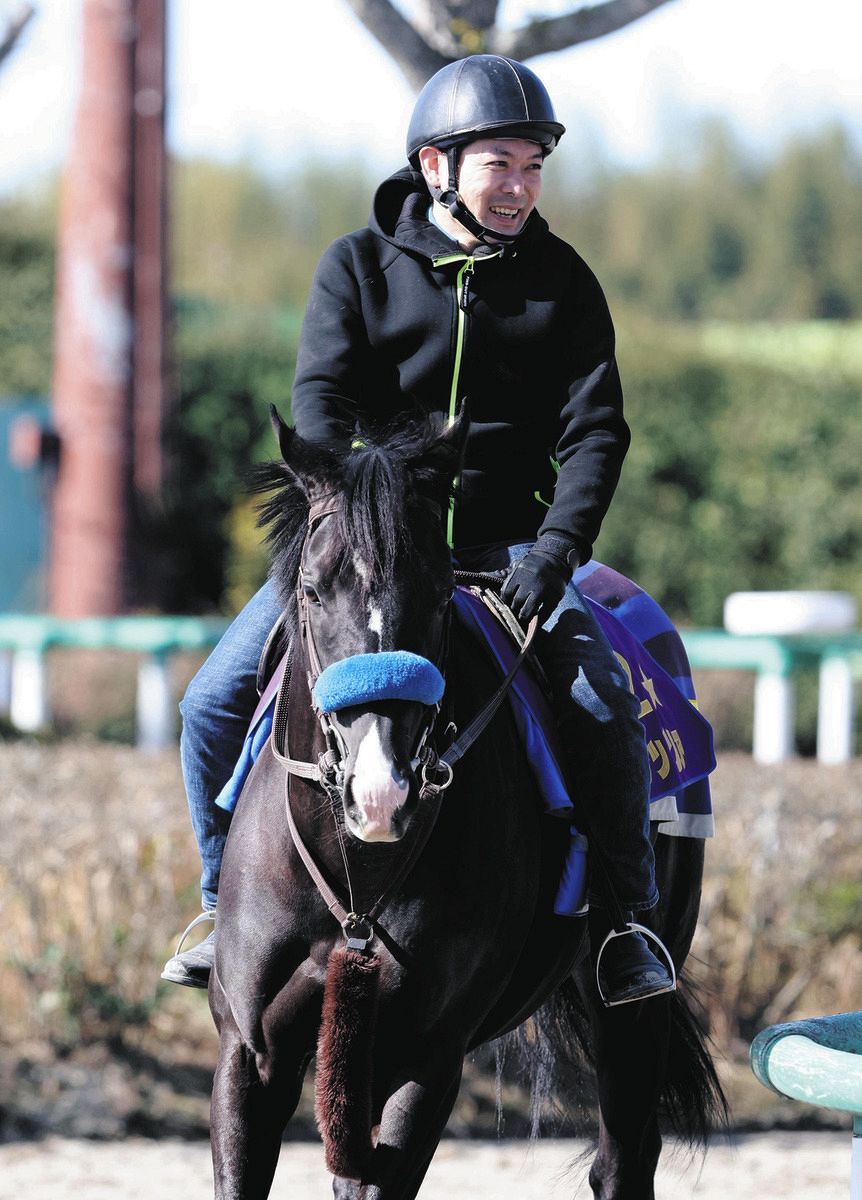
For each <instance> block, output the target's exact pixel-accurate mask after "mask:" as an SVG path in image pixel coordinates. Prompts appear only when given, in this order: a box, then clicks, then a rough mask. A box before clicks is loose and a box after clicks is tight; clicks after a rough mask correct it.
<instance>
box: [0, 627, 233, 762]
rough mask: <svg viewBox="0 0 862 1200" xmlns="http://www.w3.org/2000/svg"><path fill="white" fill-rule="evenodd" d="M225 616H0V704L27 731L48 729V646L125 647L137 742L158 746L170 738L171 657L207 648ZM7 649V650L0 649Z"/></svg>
mask: <svg viewBox="0 0 862 1200" xmlns="http://www.w3.org/2000/svg"><path fill="white" fill-rule="evenodd" d="M227 625H228V622H227V621H226V620H224V619H222V618H214V617H161V616H157V617H84V618H81V619H79V620H62V619H61V618H59V617H51V616H33V615H29V614H26V615H25V614H16V613H11V614H6V615H0V659H3V660H5V661H4V662H3V663H2V668H0V705H2V707H4V708H5V709H6V710H7V711H8V713H9V717H10V720H11V723H12V724H13V725H14V726H15V727H16V728H18V729H21V730H23V731H25V732H35V731H36V730H39V729H44V728H46V727H48V726H49V725H50V723H51V713H50V708H49V702H48V695H49V690H48V685H47V662H46V654H47V651H49V650H53V649H71V648H74V649H87V650H109V649H110V650H126V651H130V652H133V653H137V654H141V655H143V656H144V657H143V658H142V660H141V662H140V663H139V664H138V679H137V705H136V726H137V743H138V745H139V746H140V747H141V748H143V749H146V750H157V749H160V748H161V747H163V746H165V745H169V744H170V743H171V742H172V741H173V740H174V736H175V735H174V729H175V724H176V697H175V695H174V694H173V688H172V686H171V678H170V660H171V659H172V657H173V656H174V655H175V654H179V653H182V652H186V651H191V652H195V651H204V652H205V651H207V650H210V649H211V648H212V647H213V646H214V645H215V644H216V642H217V641H218V640H219V638H220V637H221V635H222V634H223V633H224V631H225V629H226V628H227ZM4 652H5V653H4Z"/></svg>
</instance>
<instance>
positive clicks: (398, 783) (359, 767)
mask: <svg viewBox="0 0 862 1200" xmlns="http://www.w3.org/2000/svg"><path fill="white" fill-rule="evenodd" d="M408 788H409V784H408V782H407V780H406V779H402V778H401V776H400V775H399V774H398V773H397V772H396V770H395V764H394V763H393V761H392V759H391V758H389V757H388V756H387V755H386V753H385V751H384V749H383V745H382V743H381V741H380V731H379V729H378V723H377V721H374V722H373V723H372V726H371V728H370V729H369V730H368V732H367V733H366V735H365V737H364V738H363V739H362V741H361V742H360V743H359V750H358V751H357V754H356V762H355V764H354V767H353V776H352V779H351V790H352V792H353V799H354V800H355V802H356V804H357V806H358V808H359V811H360V813H361V814H362V818H363V819H364V823H363V825H362V828H361V830H360V831H359V836H360V837H361V838H362V840H363V841H365V842H392V841H395V840H396V838H395V836H394V835H393V832H392V817H393V816H394V814H395V813H396V812H397V810H398V809H399V808H400V807H401V805H402V804H403V803H404V802H405V800H406V799H407V792H408Z"/></svg>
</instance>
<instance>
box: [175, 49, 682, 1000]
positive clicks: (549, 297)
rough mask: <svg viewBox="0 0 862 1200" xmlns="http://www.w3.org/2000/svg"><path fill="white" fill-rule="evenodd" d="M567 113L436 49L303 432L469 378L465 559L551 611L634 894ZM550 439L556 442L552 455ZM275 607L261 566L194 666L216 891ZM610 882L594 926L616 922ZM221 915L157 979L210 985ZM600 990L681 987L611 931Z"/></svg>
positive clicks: (587, 762) (456, 399)
mask: <svg viewBox="0 0 862 1200" xmlns="http://www.w3.org/2000/svg"><path fill="white" fill-rule="evenodd" d="M563 132H564V128H563V126H562V125H561V124H560V123H559V122H558V121H557V119H556V116H555V114H554V110H553V106H552V105H551V101H550V98H549V96H548V94H547V92H546V90H545V88H544V86H543V84H542V83H541V81H540V80H539V79H538V78H537V76H536V75H535V74H534V73H533V72H532V71H530V70H529V69H528V68H527V67H525V66H523V65H522V64H520V63H516V62H513V61H511V60H509V59H505V58H502V57H499V56H497V55H474V56H472V57H470V58H466V59H463V60H461V61H459V62H457V63H453V64H451V65H449V66H447V67H444V68H443V69H442V70H441V71H439V72H438V73H437V74H436V75H435V76H434V77H433V78H432V79H431V80H430V81H429V82H428V84H427V85H426V86H425V88H424V89H423V91H422V93H421V95H420V96H419V99H418V101H417V103H416V107H415V109H414V112H413V116H412V119H411V122H410V127H409V130H408V135H407V156H408V160H409V162H410V168H409V169H405V170H403V171H399V172H398V173H396V174H395V175H394V176H392V177H391V178H390V179H388V180H387V181H386V182H385V183H383V185H382V186H381V187H380V188H379V190H378V192H377V195H376V197H375V200H374V208H373V212H372V216H371V220H370V223H369V226H368V227H367V228H366V229H363V230H360V231H358V232H357V233H353V234H350V235H348V236H346V237H343V238H340V239H339V240H338V241H337V242H335V243H334V244H333V245H332V246H331V247H330V248H329V249H328V250H327V251H326V253H325V254H324V256H323V258H322V260H321V262H320V265H319V267H318V270H317V273H316V275H315V279H314V283H313V285H312V290H311V295H310V298H309V303H308V308H307V310H306V315H305V320H304V323H303V329H302V335H301V338H300V345H299V354H298V358H297V370H296V379H295V383H294V389H293V401H292V404H293V418H294V422H295V425H296V428H297V431H298V432H299V434H300V435H301V436H302V437H303V438H306V439H307V440H309V441H313V442H319V443H322V444H325V445H327V446H329V447H331V448H335V449H338V450H340V451H341V452H343V453H350V447H351V442H352V440H353V439H354V437H355V436H356V432H357V430H359V429H368V428H374V427H375V426H379V427H382V426H384V425H386V424H387V423H388V422H390V421H391V420H392V419H393V418H396V417H403V416H409V415H411V414H415V415H417V416H419V415H424V414H428V413H443V414H445V415H446V416H447V417H448V418H449V419H450V420H451V419H454V417H455V415H456V413H457V411H458V409H459V407H460V405H461V402H462V400H463V398H464V397H465V396H466V397H469V414H470V429H469V433H468V437H467V445H466V451H465V461H464V467H463V470H462V473H461V477H460V480H459V483H460V488H459V500H458V503H457V505H454V506H453V507H452V509H451V510H450V512H449V514H448V532H449V541H450V545H452V547H453V551H454V553H455V556H456V558H457V560H458V562H459V564H460V565H461V566H464V567H470V568H472V569H476V570H498V569H501V568H505V569H508V570H509V573H508V576H507V578H506V581H505V584H504V587H503V597H504V599H506V600H507V602H508V603H509V604H510V605H511V607H512V609H513V611H514V612H515V614H516V616H517V617H518V618H519V619H520V620H521V621H522V622H527V621H529V619H530V618H531V617H532V616H534V615H536V614H538V616H539V617H540V619H541V620H542V621H543V622H544V626H545V636H544V644H543V648H542V650H541V652H540V653H541V657H542V661H543V665H544V667H545V670H546V673H547V675H548V677H549V679H550V682H551V685H552V688H553V690H554V692H555V696H556V700H557V704H558V708H559V710H560V728H561V733H562V738H563V742H564V745H565V748H566V750H567V753H568V754H569V756H570V765H571V771H570V774H571V777H572V779H573V780H576V788H577V795H576V800H577V805H578V812H579V814H580V817H581V820H582V822H583V823H584V824H585V825H586V830H587V832H588V833H589V836H590V841H591V845H592V846H593V848H594V850H595V852H596V859H597V860H599V858H600V861H601V863H602V864H603V868H604V872H605V873H606V874H607V876H608V878H609V880H610V883H611V885H612V887H613V890H614V893H615V896H616V897H617V899H618V901H619V903H620V904H621V905H622V907H623V908H624V909H627V910H628V911H629V913H637V912H639V911H644V910H647V909H649V908H651V907H652V906H653V905H654V904H655V903H656V902H657V899H658V894H657V891H656V887H655V872H654V859H653V852H652V846H651V844H650V840H649V816H648V787H649V782H648V781H649V771H648V766H647V760H646V751H645V746H644V738H643V732H642V730H641V727H640V723H639V721H638V715H637V704H636V702H635V700H634V698H633V697H632V696H631V694H630V693H629V690H628V687H627V681H626V679H625V676H624V675H623V673H622V671H621V670H620V668H619V666H618V664H617V663H616V661H615V659H614V657H613V654H612V652H611V650H610V648H609V646H608V645H607V642H606V641H605V639H604V637H603V635H602V633H601V632H600V631H599V629H598V626H597V625H596V623H595V621H594V619H593V618H592V616H591V615H590V613H589V612H588V610H587V608H586V605H585V603H584V601H583V600H582V598H581V596H580V593H579V592H578V590H577V588H576V587H575V586H574V585H573V584H572V583H571V579H572V575H573V572H574V570H575V569H576V567H577V566H578V564H579V563H583V562H586V561H587V560H588V559H589V557H590V555H591V553H592V544H593V542H594V540H595V538H596V536H597V535H598V531H599V527H600V525H601V521H602V518H603V517H604V515H605V512H606V511H607V508H608V505H609V503H610V501H611V497H612V495H613V492H614V489H615V487H616V484H617V480H618V478H619V473H620V468H621V465H622V460H623V457H624V455H625V452H626V450H627V448H628V442H629V431H628V427H627V426H626V423H625V420H624V418H623V411H622V392H621V388H620V383H619V376H618V373H617V368H616V361H615V357H614V333H613V326H612V324H611V319H610V315H609V313H608V310H607V305H606V303H605V300H604V296H603V294H602V291H601V288H600V287H599V285H598V282H597V281H596V279H595V277H594V276H593V274H592V273H591V272H590V270H589V268H588V267H587V266H586V264H585V263H584V262H583V260H582V259H581V258H580V257H579V256H578V255H577V254H576V252H575V251H574V250H573V249H572V247H570V246H569V245H567V244H566V243H565V242H563V241H561V240H560V239H559V238H556V237H555V236H554V235H553V234H551V233H550V231H549V229H548V226H547V224H546V223H545V221H544V220H543V219H542V218H541V217H540V216H539V214H538V212H537V211H536V203H537V201H538V199H539V196H540V193H541V181H542V168H543V164H544V159H545V158H546V156H547V155H548V154H550V153H551V151H552V150H553V149H554V147H555V146H556V144H557V142H558V140H559V138H560V137H561V136H562V134H563ZM551 456H553V458H552V457H551ZM277 616H278V606H277V602H276V601H275V598H274V595H273V594H272V592H271V590H270V589H269V587H268V586H267V587H266V588H264V589H263V590H262V591H261V592H260V593H258V595H257V596H256V597H255V598H254V599H253V600H252V601H251V603H250V604H249V605H248V606H247V608H246V609H245V610H244V611H243V613H241V614H240V616H239V617H238V618H237V620H236V622H234V625H233V626H232V627H231V629H230V630H229V631H228V633H227V634H226V635H225V638H224V639H223V641H222V643H221V644H220V645H219V646H218V647H217V648H216V650H215V651H214V652H213V655H212V656H211V657H210V659H209V660H208V662H207V663H206V664H205V666H204V667H203V668H202V670H201V672H200V673H199V675H198V676H197V677H196V679H195V680H194V681H193V682H192V684H191V686H190V688H189V691H188V693H187V695H186V698H185V700H184V701H183V704H182V711H183V717H184V730H183V740H182V757H183V768H184V775H185V779H186V786H187V790H188V794H189V804H190V808H191V813H192V820H193V824H194V826H195V831H196V834H197V837H198V843H199V846H200V848H201V857H202V860H203V864H204V876H203V900H204V908H205V910H209V911H214V909H215V904H216V894H217V886H218V869H219V865H220V862H221V850H222V848H223V844H224V836H225V833H226V828H227V817H226V815H225V814H224V813H222V812H221V811H220V810H217V809H215V807H214V805H213V799H214V797H215V796H216V795H217V794H218V792H219V791H220V789H221V786H222V784H223V783H224V781H225V780H226V779H227V778H228V776H229V775H230V773H231V770H232V768H233V765H234V762H235V760H236V758H237V757H238V754H239V750H240V747H241V745H242V738H243V735H244V732H245V728H246V725H247V723H248V720H249V718H250V716H251V712H252V710H253V708H254V701H255V694H254V674H255V668H256V665H257V656H258V653H259V650H260V648H261V647H262V645H263V642H264V639H265V637H266V634H267V632H268V630H269V628H270V627H271V626H272V624H273V623H274V622H275V620H276V617H277ZM604 904H605V898H604V896H603V893H602V890H601V889H599V888H594V889H593V894H592V895H591V918H590V932H591V938H592V940H593V944H594V946H595V945H598V944H600V943H601V941H602V940H603V939H604V937H605V935H606V934H608V933H609V932H610V930H611V927H612V923H611V921H610V918H609V917H608V916H607V913H606V909H605V907H604ZM211 962H212V935H211V936H210V937H209V938H208V939H207V940H206V941H205V942H204V943H203V944H202V945H201V946H200V947H198V948H196V949H195V950H192V951H188V952H186V953H185V954H180V955H177V956H175V957H174V958H173V959H172V960H171V961H170V962H169V963H168V964H167V966H166V968H165V972H164V974H163V978H167V979H171V980H173V981H175V982H178V983H187V984H192V985H195V986H203V985H204V984H205V982H206V979H207V977H208V974H209V967H210V965H211ZM601 969H602V980H601V982H602V991H603V993H604V995H605V997H606V999H607V1001H608V1002H610V1003H624V1002H627V1001H630V1000H637V999H643V998H645V997H647V996H651V995H654V994H658V993H660V992H664V991H668V990H670V989H671V988H672V987H673V982H672V979H671V976H670V974H669V972H668V970H667V968H666V967H665V965H664V964H663V963H662V962H660V961H659V960H658V959H657V958H656V957H655V955H654V954H653V953H652V951H651V950H650V949H649V947H648V945H647V943H646V941H645V940H644V939H643V938H642V936H641V935H640V934H639V933H636V932H634V931H630V932H628V933H626V934H625V935H624V936H620V937H615V938H613V939H611V940H610V941H609V942H608V943H607V947H606V950H605V953H604V954H603V957H602V968H601Z"/></svg>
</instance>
